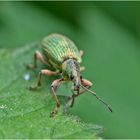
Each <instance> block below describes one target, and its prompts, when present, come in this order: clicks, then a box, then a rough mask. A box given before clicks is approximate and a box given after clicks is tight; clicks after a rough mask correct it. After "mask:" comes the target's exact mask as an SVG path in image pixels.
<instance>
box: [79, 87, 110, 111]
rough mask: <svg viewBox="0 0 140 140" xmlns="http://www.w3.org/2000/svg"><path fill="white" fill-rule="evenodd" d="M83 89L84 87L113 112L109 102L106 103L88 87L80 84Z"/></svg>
mask: <svg viewBox="0 0 140 140" xmlns="http://www.w3.org/2000/svg"><path fill="white" fill-rule="evenodd" d="M81 86H82V88H83V89H85V90H86V91H88V92H90V93H92V95H94V96H95V97H96V98H97V99H98V100H99V101H100V102H102V103H103V104H104V105H105V106H106V107H108V109H109V111H110V112H113V110H112V108H111V107H110V106H109V104H107V103H106V102H105V101H103V100H102V99H101V98H100V97H99V96H97V95H96V93H95V92H93V91H91V90H90V89H88V88H86V87H84V86H83V85H81Z"/></svg>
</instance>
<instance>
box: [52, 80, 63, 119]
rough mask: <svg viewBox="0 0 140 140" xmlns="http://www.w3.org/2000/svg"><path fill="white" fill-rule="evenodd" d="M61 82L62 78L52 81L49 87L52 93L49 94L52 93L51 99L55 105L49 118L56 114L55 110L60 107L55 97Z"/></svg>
mask: <svg viewBox="0 0 140 140" xmlns="http://www.w3.org/2000/svg"><path fill="white" fill-rule="evenodd" d="M61 81H63V78H61V79H57V80H54V81H53V83H52V85H51V91H52V92H51V93H52V95H53V98H54V100H55V102H56V105H55V108H54V109H53V111H52V112H51V114H50V117H53V116H54V115H55V114H56V113H57V110H58V108H59V106H60V103H59V101H58V99H57V96H56V91H57V88H58V86H59V85H60V83H61Z"/></svg>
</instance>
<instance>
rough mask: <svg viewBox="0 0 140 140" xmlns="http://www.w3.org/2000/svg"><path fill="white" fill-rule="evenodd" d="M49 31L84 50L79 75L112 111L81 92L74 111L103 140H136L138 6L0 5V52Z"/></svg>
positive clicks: (139, 131)
mask: <svg viewBox="0 0 140 140" xmlns="http://www.w3.org/2000/svg"><path fill="white" fill-rule="evenodd" d="M53 32H57V33H61V34H64V35H66V36H68V37H69V38H71V39H72V40H73V41H74V42H75V43H76V45H77V46H78V48H79V49H82V50H84V52H85V53H84V56H83V64H82V65H84V66H85V67H86V70H85V71H84V72H83V77H85V78H87V79H89V80H90V81H92V82H93V83H94V87H93V88H92V90H94V91H96V92H97V94H98V95H99V96H100V97H102V98H103V99H104V100H106V101H107V102H108V103H110V104H111V106H112V107H113V110H114V112H113V113H110V112H108V110H107V109H106V108H105V107H104V106H103V105H102V104H100V103H99V102H98V101H97V100H96V99H95V98H94V97H92V95H90V94H85V95H81V96H80V97H79V98H77V99H76V102H75V105H74V107H73V109H72V113H73V114H76V115H78V116H80V117H81V118H82V119H83V120H85V121H86V122H93V123H94V124H99V125H102V126H103V127H104V133H103V138H140V109H139V105H140V2H0V48H6V47H7V48H9V49H11V48H17V47H21V46H23V45H25V44H28V43H31V42H34V41H36V40H40V39H41V38H42V37H44V36H45V35H48V34H50V33H53ZM31 57H32V56H31ZM29 62H30V60H29Z"/></svg>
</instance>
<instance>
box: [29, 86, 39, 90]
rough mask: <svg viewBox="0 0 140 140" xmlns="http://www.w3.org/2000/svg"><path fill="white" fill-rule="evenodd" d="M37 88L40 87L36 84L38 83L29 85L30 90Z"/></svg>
mask: <svg viewBox="0 0 140 140" xmlns="http://www.w3.org/2000/svg"><path fill="white" fill-rule="evenodd" d="M37 88H38V86H36V85H34V86H29V87H28V89H29V90H37Z"/></svg>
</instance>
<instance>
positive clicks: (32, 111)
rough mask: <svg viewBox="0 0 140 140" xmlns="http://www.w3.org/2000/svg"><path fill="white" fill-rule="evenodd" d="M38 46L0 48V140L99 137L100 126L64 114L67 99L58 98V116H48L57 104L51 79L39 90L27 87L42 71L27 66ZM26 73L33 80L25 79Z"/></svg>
mask: <svg viewBox="0 0 140 140" xmlns="http://www.w3.org/2000/svg"><path fill="white" fill-rule="evenodd" d="M36 46H37V45H35V44H34V43H33V44H31V45H27V46H24V47H21V48H20V49H12V50H10V49H0V73H1V80H0V138H1V139H2V138H6V139H8V138H13V139H15V138H20V139H21V138H32V139H33V138H97V137H98V136H97V134H99V133H101V132H102V127H101V126H98V125H94V124H89V123H85V122H82V121H81V120H80V119H79V118H78V117H77V116H73V115H70V114H69V115H68V114H64V113H63V108H64V106H65V102H66V98H65V96H59V100H60V102H61V108H60V109H59V113H58V114H57V115H56V116H55V117H54V118H50V117H49V115H50V112H51V111H52V109H53V107H54V105H55V103H54V100H53V98H52V96H51V94H49V93H50V91H49V86H50V81H51V80H52V79H51V78H48V80H45V79H43V83H42V85H43V86H42V88H40V89H38V90H37V91H29V90H28V89H27V88H26V87H27V86H29V85H31V84H33V83H35V82H36V78H37V72H38V70H39V69H38V70H37V71H36V72H33V71H29V70H26V69H25V64H27V63H30V62H32V61H31V58H32V57H33V53H34V51H35V49H37V47H36ZM25 74H29V75H30V78H31V79H30V80H27V81H26V80H24V78H23V77H24V76H25ZM49 80H50V81H49ZM46 86H47V87H46Z"/></svg>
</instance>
